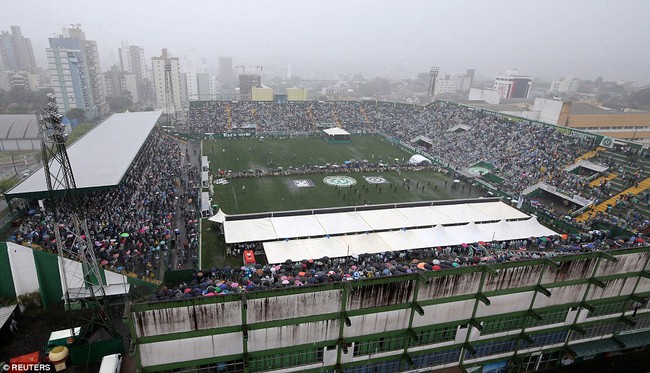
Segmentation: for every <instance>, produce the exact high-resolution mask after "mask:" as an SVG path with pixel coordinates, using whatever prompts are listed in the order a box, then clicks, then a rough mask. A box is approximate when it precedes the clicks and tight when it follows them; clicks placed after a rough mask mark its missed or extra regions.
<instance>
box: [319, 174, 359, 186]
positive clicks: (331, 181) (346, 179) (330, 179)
mask: <svg viewBox="0 0 650 373" xmlns="http://www.w3.org/2000/svg"><path fill="white" fill-rule="evenodd" d="M323 182H324V183H325V184H327V185H329V186H335V187H351V186H353V185H355V184H356V183H357V181H356V180H355V179H353V178H351V177H350V176H325V178H324V179H323Z"/></svg>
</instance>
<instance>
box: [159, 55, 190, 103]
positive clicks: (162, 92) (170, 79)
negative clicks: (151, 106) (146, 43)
mask: <svg viewBox="0 0 650 373" xmlns="http://www.w3.org/2000/svg"><path fill="white" fill-rule="evenodd" d="M151 67H152V71H153V83H154V92H155V96H156V108H158V109H162V110H163V111H165V113H167V114H172V113H175V112H177V111H181V110H183V92H182V89H183V87H182V85H185V88H184V89H183V90H186V88H187V84H186V83H181V71H180V65H179V61H178V57H172V55H171V54H170V53H169V52H168V51H167V48H164V49H163V50H162V54H161V55H160V57H152V58H151Z"/></svg>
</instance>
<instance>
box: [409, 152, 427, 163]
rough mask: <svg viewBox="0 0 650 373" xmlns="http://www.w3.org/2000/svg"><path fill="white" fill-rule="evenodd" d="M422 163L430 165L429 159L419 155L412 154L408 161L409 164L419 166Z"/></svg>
mask: <svg viewBox="0 0 650 373" xmlns="http://www.w3.org/2000/svg"><path fill="white" fill-rule="evenodd" d="M422 162H426V163H431V160H429V158H427V157H425V156H423V155H420V154H414V155H412V156H411V158H410V159H409V163H410V164H420V163H422Z"/></svg>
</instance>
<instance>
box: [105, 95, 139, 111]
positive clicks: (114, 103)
mask: <svg viewBox="0 0 650 373" xmlns="http://www.w3.org/2000/svg"><path fill="white" fill-rule="evenodd" d="M106 102H108V106H109V107H110V108H111V112H113V113H123V112H125V111H127V110H130V109H131V108H132V107H133V101H131V99H130V98H128V97H106Z"/></svg>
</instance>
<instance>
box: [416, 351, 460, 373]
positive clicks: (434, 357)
mask: <svg viewBox="0 0 650 373" xmlns="http://www.w3.org/2000/svg"><path fill="white" fill-rule="evenodd" d="M459 358H460V349H454V350H447V351H436V352H429V353H426V354H422V355H414V356H413V366H412V368H426V367H433V366H436V365H442V364H447V363H452V362H457V361H458V359H459Z"/></svg>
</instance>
